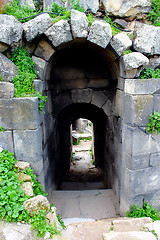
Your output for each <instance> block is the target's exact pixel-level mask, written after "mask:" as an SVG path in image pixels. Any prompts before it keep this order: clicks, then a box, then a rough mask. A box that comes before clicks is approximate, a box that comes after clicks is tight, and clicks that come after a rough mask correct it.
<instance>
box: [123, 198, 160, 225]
mask: <svg viewBox="0 0 160 240" xmlns="http://www.w3.org/2000/svg"><path fill="white" fill-rule="evenodd" d="M126 216H127V217H134V218H141V217H150V218H152V220H153V221H156V220H160V215H159V212H158V210H157V209H155V208H153V207H152V205H149V204H148V203H147V202H144V204H143V206H142V207H140V206H137V205H131V207H130V211H127V212H126Z"/></svg>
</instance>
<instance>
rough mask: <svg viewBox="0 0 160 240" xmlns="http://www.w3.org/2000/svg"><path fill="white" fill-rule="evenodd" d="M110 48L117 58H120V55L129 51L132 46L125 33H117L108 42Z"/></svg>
mask: <svg viewBox="0 0 160 240" xmlns="http://www.w3.org/2000/svg"><path fill="white" fill-rule="evenodd" d="M110 44H111V46H112V48H113V49H114V50H115V51H116V53H117V54H118V56H121V55H122V53H123V52H124V51H125V50H127V49H129V48H130V47H131V46H132V41H131V40H130V38H129V37H128V36H127V34H126V33H124V32H122V33H118V34H116V35H115V36H114V37H113V38H112V39H111V41H110Z"/></svg>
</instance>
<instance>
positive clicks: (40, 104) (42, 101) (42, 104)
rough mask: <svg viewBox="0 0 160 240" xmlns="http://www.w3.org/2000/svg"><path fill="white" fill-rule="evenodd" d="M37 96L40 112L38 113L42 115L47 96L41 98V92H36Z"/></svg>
mask: <svg viewBox="0 0 160 240" xmlns="http://www.w3.org/2000/svg"><path fill="white" fill-rule="evenodd" d="M37 96H38V100H39V110H40V112H42V113H44V111H43V108H44V105H45V103H46V101H47V96H42V93H41V92H38V93H37Z"/></svg>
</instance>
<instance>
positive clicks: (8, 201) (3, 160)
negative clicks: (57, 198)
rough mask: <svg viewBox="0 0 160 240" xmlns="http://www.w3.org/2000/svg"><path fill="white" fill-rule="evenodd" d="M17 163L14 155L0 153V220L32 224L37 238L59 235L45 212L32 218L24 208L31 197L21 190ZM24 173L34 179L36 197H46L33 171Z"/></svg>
mask: <svg viewBox="0 0 160 240" xmlns="http://www.w3.org/2000/svg"><path fill="white" fill-rule="evenodd" d="M16 162H17V160H16V159H15V158H14V155H13V153H11V152H7V151H6V150H3V151H2V152H1V153H0V219H3V220H5V221H7V222H26V223H30V224H31V229H32V230H33V229H34V228H36V230H37V236H41V237H43V236H44V235H45V233H46V232H49V233H50V235H51V236H53V235H54V234H59V233H60V232H59V231H58V230H57V227H56V225H55V226H51V225H50V224H49V223H48V221H47V219H46V211H45V210H41V211H40V212H39V214H37V213H34V215H33V216H31V215H30V214H29V212H28V211H27V210H26V209H25V208H24V206H23V203H24V201H26V200H27V199H29V198H31V197H30V196H26V195H25V194H24V192H23V190H22V189H21V183H20V181H19V180H18V177H17V169H16V168H15V167H14V165H15V163H16ZM24 173H27V174H28V175H30V176H31V178H32V181H33V191H34V196H37V195H45V194H44V190H43V187H42V186H41V184H40V183H38V182H37V180H36V176H35V175H34V174H33V170H32V169H31V168H29V169H27V170H25V171H24ZM50 211H51V210H50Z"/></svg>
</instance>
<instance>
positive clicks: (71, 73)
mask: <svg viewBox="0 0 160 240" xmlns="http://www.w3.org/2000/svg"><path fill="white" fill-rule="evenodd" d="M54 79H57V80H60V79H61V80H72V79H74V80H75V79H85V71H84V68H82V67H81V66H72V67H71V66H67V63H66V65H65V66H60V67H58V66H56V67H55V69H54Z"/></svg>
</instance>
